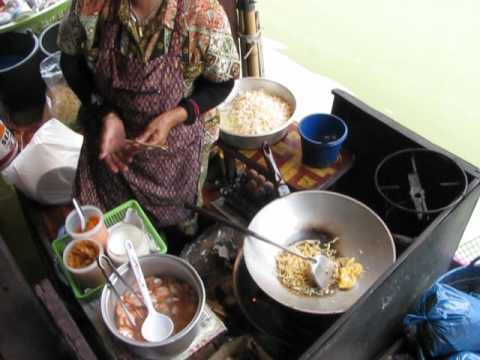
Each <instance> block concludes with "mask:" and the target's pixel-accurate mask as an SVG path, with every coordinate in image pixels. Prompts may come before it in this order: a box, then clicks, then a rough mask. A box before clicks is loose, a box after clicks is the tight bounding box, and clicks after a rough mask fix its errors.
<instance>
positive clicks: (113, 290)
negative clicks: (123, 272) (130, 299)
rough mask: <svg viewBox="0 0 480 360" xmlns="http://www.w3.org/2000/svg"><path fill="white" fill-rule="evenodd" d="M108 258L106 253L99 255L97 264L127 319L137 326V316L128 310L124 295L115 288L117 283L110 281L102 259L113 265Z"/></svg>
mask: <svg viewBox="0 0 480 360" xmlns="http://www.w3.org/2000/svg"><path fill="white" fill-rule="evenodd" d="M106 259H108V258H107V257H106V256H105V255H100V256H99V257H97V265H98V267H99V268H100V270H101V271H102V274H103V276H104V277H105V281H106V282H107V286H108V287H109V288H110V290H112V292H113V293H114V294H115V297H116V298H117V300H118V301H119V302H120V306H121V307H122V309H123V311H124V312H125V314H126V315H127V319H128V321H129V322H130V325H132V326H133V327H135V325H136V324H135V318H134V317H133V316H132V314H130V311H128V308H127V306H126V305H125V303H124V302H123V300H122V296H121V295H120V294H119V293H118V291H117V289H116V288H115V285H113V284H112V282H111V281H110V278H109V276H108V274H107V270H106V269H105V267H104V266H103V264H102V260H104V261H106V262H107V263H108V265H109V266H110V267H111V265H112V264H111V263H110V259H108V260H106ZM115 272H116V270H115ZM117 276H118V275H117ZM119 279H122V278H121V277H119ZM122 281H123V279H122Z"/></svg>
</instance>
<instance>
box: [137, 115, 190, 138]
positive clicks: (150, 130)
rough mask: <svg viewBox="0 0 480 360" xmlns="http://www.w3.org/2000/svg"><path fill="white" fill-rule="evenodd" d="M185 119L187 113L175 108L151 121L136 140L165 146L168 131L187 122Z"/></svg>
mask: <svg viewBox="0 0 480 360" xmlns="http://www.w3.org/2000/svg"><path fill="white" fill-rule="evenodd" d="M187 117H188V114H187V111H186V110H185V109H184V108H183V107H181V106H177V107H176V108H174V109H172V110H170V111H167V112H165V113H163V114H160V115H159V116H157V117H156V118H155V119H153V120H152V121H151V122H150V124H148V126H147V128H146V129H145V131H144V132H143V133H142V134H141V135H140V136H138V137H137V139H136V140H138V141H140V142H142V143H146V144H149V145H165V143H166V142H167V137H168V134H169V133H170V130H171V129H172V128H174V127H175V126H177V125H179V124H181V123H183V122H184V121H185V120H187Z"/></svg>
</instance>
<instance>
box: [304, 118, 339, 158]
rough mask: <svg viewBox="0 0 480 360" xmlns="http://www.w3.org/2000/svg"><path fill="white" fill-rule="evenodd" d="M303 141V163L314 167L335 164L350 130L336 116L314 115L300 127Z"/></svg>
mask: <svg viewBox="0 0 480 360" xmlns="http://www.w3.org/2000/svg"><path fill="white" fill-rule="evenodd" d="M298 131H299V133H300V137H301V139H302V161H303V163H304V164H305V165H308V166H312V167H326V166H328V165H330V164H332V163H334V162H335V161H336V160H337V158H338V154H339V153H340V150H341V149H342V145H343V143H344V142H345V140H346V139H347V135H348V128H347V125H346V124H345V122H344V121H343V120H342V119H340V118H339V117H338V116H336V115H331V114H312V115H308V116H307V117H305V118H303V119H302V120H301V121H300V124H299V125H298Z"/></svg>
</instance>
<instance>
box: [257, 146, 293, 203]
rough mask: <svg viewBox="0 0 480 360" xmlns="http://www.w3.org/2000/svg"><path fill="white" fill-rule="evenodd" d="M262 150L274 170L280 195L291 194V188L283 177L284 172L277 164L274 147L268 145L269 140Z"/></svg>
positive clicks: (271, 169) (270, 168)
mask: <svg viewBox="0 0 480 360" xmlns="http://www.w3.org/2000/svg"><path fill="white" fill-rule="evenodd" d="M262 150H263V155H264V157H265V161H266V162H267V165H268V168H269V170H270V171H271V172H273V175H274V177H275V185H276V186H277V191H278V195H279V196H280V197H283V196H286V195H288V194H290V189H289V187H288V185H287V183H286V182H285V180H284V179H283V177H282V173H281V172H280V169H279V168H278V166H277V162H276V161H275V158H274V157H273V154H272V149H271V148H270V145H268V143H267V142H264V143H263V144H262Z"/></svg>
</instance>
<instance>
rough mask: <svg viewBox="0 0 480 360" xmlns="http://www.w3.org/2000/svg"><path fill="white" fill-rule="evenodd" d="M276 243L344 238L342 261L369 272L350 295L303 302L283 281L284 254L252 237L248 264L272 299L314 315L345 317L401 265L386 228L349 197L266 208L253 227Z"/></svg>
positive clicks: (294, 197) (317, 195) (290, 199)
mask: <svg viewBox="0 0 480 360" xmlns="http://www.w3.org/2000/svg"><path fill="white" fill-rule="evenodd" d="M248 228H249V229H250V230H253V231H256V232H258V233H260V234H262V235H264V236H266V237H267V238H269V239H272V240H273V241H275V242H277V243H279V244H281V245H285V246H289V245H291V244H293V243H295V242H297V241H300V240H307V239H319V240H320V239H321V234H322V233H324V234H329V235H330V238H329V239H326V240H332V238H333V237H336V236H338V237H339V242H338V244H337V249H338V251H339V254H340V255H341V256H347V257H355V259H357V260H358V261H360V263H361V264H362V265H363V267H364V269H365V272H364V273H363V274H362V276H361V277H360V279H359V281H358V283H357V285H356V286H355V287H354V288H353V289H351V290H348V291H340V290H339V291H336V293H335V294H334V295H331V296H324V297H308V296H300V295H297V294H295V293H293V292H291V291H289V290H288V289H287V288H286V287H284V286H283V285H282V284H281V283H280V281H279V280H278V278H277V275H276V274H277V271H276V260H275V259H276V257H277V255H279V253H280V252H281V251H282V250H278V249H277V248H274V247H272V246H270V245H268V244H265V243H263V242H261V241H258V240H255V239H252V238H250V237H247V238H246V239H245V242H244V245H243V251H244V257H245V263H246V265H247V268H248V271H249V273H250V275H251V276H252V278H253V279H254V281H255V282H256V284H257V285H258V286H259V287H260V288H261V289H262V290H263V291H264V292H265V293H266V294H268V295H269V296H270V297H272V298H273V299H275V300H276V301H278V302H279V303H281V304H283V305H285V306H288V307H290V308H292V309H295V310H299V311H302V312H306V313H312V314H334V313H342V312H345V311H346V310H348V309H349V308H350V306H352V305H353V303H355V301H357V300H358V299H359V298H360V297H361V296H362V295H363V294H364V293H365V292H366V291H367V290H368V288H369V287H370V286H371V285H372V284H373V283H374V282H375V281H376V280H377V279H378V278H379V277H380V276H381V275H382V274H383V272H384V271H385V270H387V269H388V267H389V266H390V265H392V264H393V262H394V261H395V245H394V242H393V238H392V235H391V234H390V231H389V230H388V228H387V227H386V225H385V224H384V222H383V221H382V220H381V219H380V218H379V217H378V215H376V214H375V213H374V212H373V211H372V210H371V209H369V208H368V207H367V206H365V205H364V204H362V203H361V202H359V201H357V200H355V199H352V198H350V197H348V196H345V195H342V194H338V193H334V192H329V191H317V190H311V191H300V192H296V193H292V194H290V195H287V196H285V197H283V198H280V199H277V200H275V201H273V202H271V203H269V204H268V205H267V206H265V207H264V208H262V209H261V210H260V211H259V212H258V213H257V215H255V217H254V218H253V220H252V221H251V222H250V225H249V226H248Z"/></svg>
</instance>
